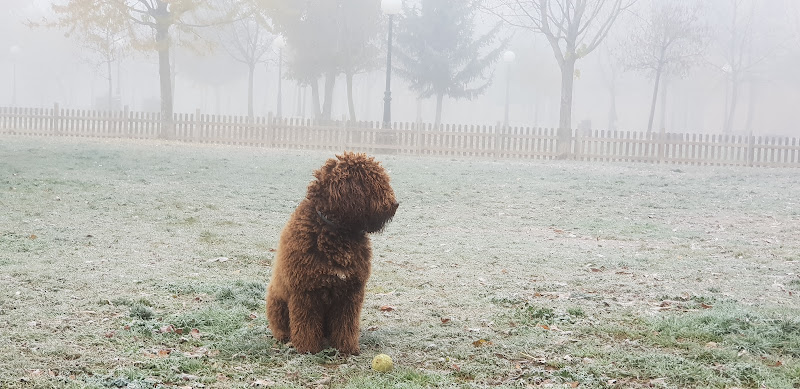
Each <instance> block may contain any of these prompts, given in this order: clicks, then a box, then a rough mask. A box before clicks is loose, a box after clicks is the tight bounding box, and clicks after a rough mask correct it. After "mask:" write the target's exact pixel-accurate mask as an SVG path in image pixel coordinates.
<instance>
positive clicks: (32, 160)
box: [0, 136, 800, 388]
mask: <svg viewBox="0 0 800 389" xmlns="http://www.w3.org/2000/svg"><path fill="white" fill-rule="evenodd" d="M332 155H333V153H332V152H323V151H296V150H272V149H259V148H248V147H232V146H212V145H187V144H180V143H171V142H156V141H153V142H149V141H147V142H145V141H142V142H132V141H100V140H87V139H53V138H27V137H13V136H0V387H2V388H17V387H25V388H28V387H31V388H60V387H70V388H85V387H89V388H119V387H127V388H151V387H180V388H188V387H191V388H234V387H336V388H339V387H346V388H391V387H405V388H416V387H467V388H469V387H489V386H492V387H539V386H543V387H579V388H584V387H586V388H590V387H599V388H602V387H620V388H624V387H767V388H793V387H794V388H797V387H800V384H798V383H800V318H799V317H800V276H799V275H798V273H800V171H798V170H796V169H795V170H791V169H785V170H781V169H764V168H757V169H756V168H722V167H710V166H704V167H693V166H676V165H648V164H623V163H591V162H574V161H494V160H490V159H471V158H467V157H463V158H449V157H414V156H378V158H379V159H380V160H381V161H383V164H384V166H386V168H387V169H388V170H389V171H390V174H391V176H392V179H393V185H394V188H395V191H396V193H397V198H398V200H399V201H400V203H401V205H400V208H399V210H398V212H397V215H396V217H395V219H394V220H393V221H392V222H391V223H390V224H389V225H388V227H387V228H386V230H385V231H384V232H383V234H380V235H375V236H373V248H374V252H375V258H374V260H373V273H372V277H371V279H370V281H369V283H368V286H367V287H368V292H367V299H366V303H365V306H364V311H363V314H362V322H361V323H362V334H361V345H362V354H361V355H360V356H354V357H348V358H345V357H342V356H339V355H337V354H336V352H335V351H333V350H327V351H324V352H322V353H320V354H317V355H298V354H297V353H295V352H294V350H293V349H292V348H291V347H287V346H284V345H281V344H276V343H275V342H273V340H272V338H271V337H270V336H269V331H268V329H267V323H266V320H265V317H264V302H263V301H264V294H265V286H266V283H267V280H268V277H269V274H270V262H271V261H272V259H273V256H274V252H273V250H274V248H275V245H276V242H277V238H278V233H279V231H280V229H281V227H282V226H283V224H284V223H285V222H286V220H287V219H288V217H289V214H290V213H291V212H292V210H293V209H294V207H295V206H296V204H297V203H298V202H299V201H300V199H301V198H302V197H303V196H304V194H305V188H306V185H307V184H308V182H309V181H310V180H311V178H312V176H311V172H312V170H313V169H315V168H317V167H318V166H320V165H321V164H322V163H323V162H324V161H325V159H327V158H328V157H330V156H332ZM379 353H386V354H388V355H390V356H391V357H392V359H393V360H394V362H395V369H394V370H393V371H392V372H391V373H386V374H381V373H377V372H374V371H372V370H371V368H370V363H371V360H372V357H373V356H374V355H376V354H379Z"/></svg>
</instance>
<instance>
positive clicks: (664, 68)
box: [624, 1, 708, 133]
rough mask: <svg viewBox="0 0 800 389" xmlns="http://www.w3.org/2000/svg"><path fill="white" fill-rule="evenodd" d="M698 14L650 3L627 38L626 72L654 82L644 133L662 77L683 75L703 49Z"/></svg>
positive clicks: (704, 39)
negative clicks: (648, 10) (644, 73)
mask: <svg viewBox="0 0 800 389" xmlns="http://www.w3.org/2000/svg"><path fill="white" fill-rule="evenodd" d="M699 14H700V12H699V7H698V6H697V5H696V4H694V5H687V4H683V3H681V2H675V1H670V2H654V3H652V6H651V8H650V12H649V16H647V17H646V18H642V19H641V24H640V25H639V26H638V27H637V28H636V30H635V31H633V32H632V33H631V34H629V38H628V43H627V47H626V48H625V50H624V52H625V53H626V54H625V57H624V61H625V66H626V68H628V69H633V70H639V71H643V72H646V73H647V74H648V75H650V76H652V77H653V78H654V82H653V97H652V100H651V103H650V116H649V119H648V121H647V132H648V133H649V132H651V131H652V130H653V118H654V117H655V112H656V101H657V99H658V89H659V86H660V84H661V80H662V77H663V76H666V75H676V76H681V75H684V74H686V72H687V71H688V70H689V68H690V67H691V66H692V65H694V64H695V63H697V60H698V59H699V58H700V56H701V55H702V53H703V50H704V49H705V46H706V42H707V35H708V34H707V29H706V27H705V25H704V24H703V22H702V21H701V20H700V15H699ZM663 98H665V96H662V99H663ZM662 114H663V113H662Z"/></svg>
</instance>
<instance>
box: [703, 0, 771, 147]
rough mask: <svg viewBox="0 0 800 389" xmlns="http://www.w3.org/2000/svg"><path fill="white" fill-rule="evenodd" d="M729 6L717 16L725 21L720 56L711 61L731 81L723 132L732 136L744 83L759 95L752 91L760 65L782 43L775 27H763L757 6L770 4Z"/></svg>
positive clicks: (730, 0) (735, 0)
mask: <svg viewBox="0 0 800 389" xmlns="http://www.w3.org/2000/svg"><path fill="white" fill-rule="evenodd" d="M725 3H726V6H725V7H719V10H720V11H719V12H718V13H717V15H719V17H720V18H721V20H720V21H719V23H718V28H717V32H718V34H717V39H716V43H717V44H716V46H717V49H718V53H719V55H718V57H717V58H712V59H711V62H712V63H714V64H715V66H716V67H717V68H718V69H719V70H720V71H722V73H723V74H724V75H725V77H726V78H727V80H726V81H727V87H726V93H725V101H726V104H725V117H724V119H723V127H722V129H723V132H725V133H730V132H733V122H734V120H735V118H736V112H737V108H738V106H739V95H740V93H741V91H742V88H743V84H744V83H746V82H750V88H751V92H750V94H751V96H752V95H753V93H755V92H754V91H753V90H752V89H753V88H754V79H755V78H756V73H758V68H759V66H760V65H763V64H764V62H765V61H767V60H769V59H770V58H773V57H774V56H775V55H776V54H777V53H778V52H779V51H780V50H781V49H782V46H781V44H779V43H778V42H779V41H780V40H779V39H770V37H769V35H770V34H771V33H772V32H771V30H774V26H769V25H768V24H766V23H765V24H763V25H760V24H759V19H758V18H757V14H756V9H757V8H756V7H757V6H759V5H760V6H762V7H768V6H767V5H763V4H764V3H761V2H758V1H755V0H725ZM769 6H771V5H769ZM720 62H721V63H720ZM751 104H752V101H751ZM748 120H750V119H748Z"/></svg>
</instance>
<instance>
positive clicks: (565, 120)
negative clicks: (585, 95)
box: [486, 0, 635, 155]
mask: <svg viewBox="0 0 800 389" xmlns="http://www.w3.org/2000/svg"><path fill="white" fill-rule="evenodd" d="M633 2H635V0H552V1H551V0H495V1H494V2H490V3H489V5H488V6H487V7H486V9H487V10H488V11H489V12H490V13H492V14H494V15H497V16H499V17H500V18H501V19H502V20H504V21H505V22H506V23H508V24H509V25H511V26H514V27H518V28H523V29H526V30H530V31H534V32H536V33H539V34H542V35H544V36H545V38H547V42H548V43H549V44H550V47H551V48H552V50H553V55H554V56H555V59H556V62H558V66H559V68H560V69H561V106H560V110H559V124H558V126H559V131H560V133H561V138H562V139H563V138H564V137H565V136H566V135H568V134H569V133H568V132H566V131H571V128H572V91H573V82H574V79H575V62H576V61H577V60H578V59H580V58H583V57H585V56H586V55H587V54H589V53H591V52H592V51H594V49H596V48H597V46H598V45H600V43H601V42H602V41H603V39H605V37H606V36H607V35H608V32H609V30H611V27H612V26H613V25H614V22H615V21H616V20H617V17H619V15H620V13H622V11H623V10H625V9H627V8H628V7H629V6H630V5H631V4H633ZM568 151H569V150H568V143H567V142H559V153H560V154H562V155H564V154H567V153H568Z"/></svg>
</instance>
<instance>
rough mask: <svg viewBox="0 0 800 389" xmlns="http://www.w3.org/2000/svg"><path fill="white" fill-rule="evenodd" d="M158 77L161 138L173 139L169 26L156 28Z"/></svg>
mask: <svg viewBox="0 0 800 389" xmlns="http://www.w3.org/2000/svg"><path fill="white" fill-rule="evenodd" d="M156 45H157V47H158V77H159V82H160V86H161V126H162V127H161V137H162V138H164V139H172V137H173V123H172V77H171V76H170V75H171V69H170V67H169V26H157V27H156Z"/></svg>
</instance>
